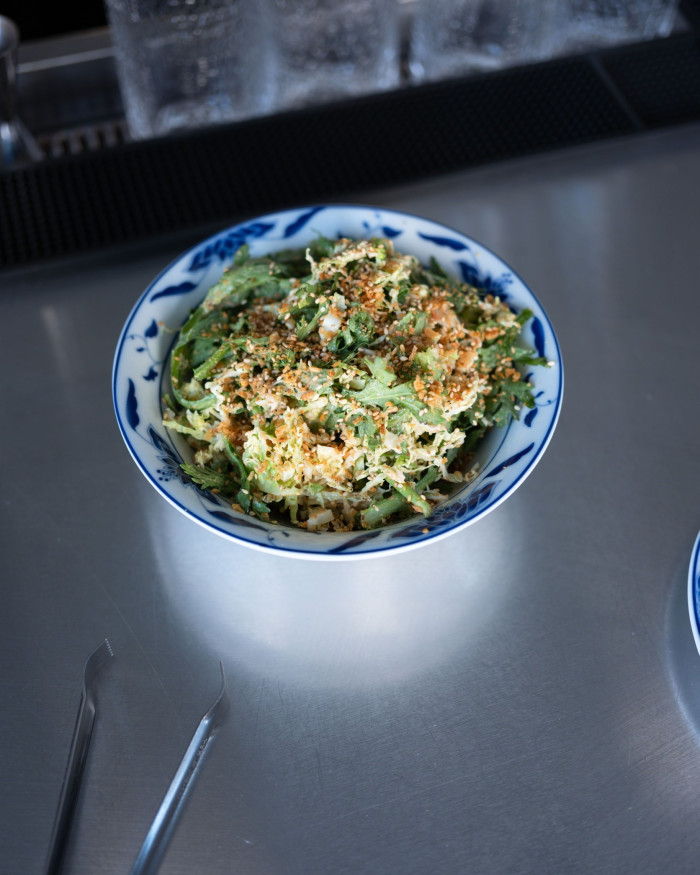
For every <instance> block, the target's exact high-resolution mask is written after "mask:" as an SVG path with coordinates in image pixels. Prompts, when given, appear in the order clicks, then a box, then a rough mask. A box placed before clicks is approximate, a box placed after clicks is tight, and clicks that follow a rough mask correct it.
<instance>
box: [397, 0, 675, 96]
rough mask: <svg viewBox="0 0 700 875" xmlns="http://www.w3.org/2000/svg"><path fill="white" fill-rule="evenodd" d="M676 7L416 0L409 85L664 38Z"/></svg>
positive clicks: (598, 0) (656, 0) (663, 1)
mask: <svg viewBox="0 0 700 875" xmlns="http://www.w3.org/2000/svg"><path fill="white" fill-rule="evenodd" d="M677 8H678V0H540V2H537V3H535V2H532V0H416V2H415V10H414V18H413V27H412V32H411V44H410V52H409V54H410V62H409V66H410V72H411V78H412V80H413V81H414V82H421V81H428V80H435V79H442V78H445V77H448V76H458V75H466V74H469V73H478V72H488V71H490V70H498V69H501V68H503V67H508V66H513V65H516V64H526V63H532V62H535V61H543V60H547V59H549V58H554V57H558V56H561V55H564V54H574V53H576V52H581V51H585V50H587V49H591V48H597V47H600V48H602V47H606V46H610V45H617V44H620V43H626V42H634V41H637V40H644V39H652V38H654V37H663V36H668V35H669V33H670V32H671V29H672V27H673V23H674V20H675V16H676V12H677Z"/></svg>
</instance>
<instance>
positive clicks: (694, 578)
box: [688, 532, 700, 652]
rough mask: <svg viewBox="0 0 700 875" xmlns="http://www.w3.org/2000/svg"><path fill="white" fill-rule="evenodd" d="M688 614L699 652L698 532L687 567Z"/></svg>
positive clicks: (699, 552)
mask: <svg viewBox="0 0 700 875" xmlns="http://www.w3.org/2000/svg"><path fill="white" fill-rule="evenodd" d="M688 613H689V614H690V627H691V629H692V630H693V638H694V639H695V646H696V647H697V649H698V652H700V532H698V534H697V536H696V538H695V543H694V545H693V550H692V553H691V554H690V563H689V565H688Z"/></svg>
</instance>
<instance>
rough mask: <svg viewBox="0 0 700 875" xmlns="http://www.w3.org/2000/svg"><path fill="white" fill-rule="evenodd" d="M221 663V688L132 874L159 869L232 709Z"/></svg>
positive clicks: (168, 792) (161, 807) (177, 772)
mask: <svg viewBox="0 0 700 875" xmlns="http://www.w3.org/2000/svg"><path fill="white" fill-rule="evenodd" d="M219 667H220V668H221V692H220V693H219V696H218V698H217V699H216V701H215V702H214V704H213V705H212V706H211V708H210V709H209V710H208V711H207V713H206V714H205V715H204V717H202V719H201V720H200V721H199V725H198V726H197V729H196V730H195V733H194V735H193V736H192V740H191V741H190V743H189V745H188V747H187V750H186V751H185V755H184V756H183V758H182V760H181V762H180V765H179V766H178V769H177V771H176V772H175V776H174V777H173V779H172V781H171V782H170V786H169V787H168V790H167V792H166V794H165V796H164V797H163V801H162V802H161V804H160V808H159V809H158V812H157V814H156V816H155V817H154V819H153V823H152V824H151V828H150V829H149V831H148V835H147V836H146V838H145V839H144V842H143V845H142V846H141V850H140V852H139V855H138V857H137V858H136V862H135V863H134V865H133V867H132V869H131V875H151V873H154V872H156V871H157V870H158V867H159V866H160V863H161V860H162V857H163V853H164V852H165V848H166V846H167V843H168V841H169V839H170V836H171V835H172V831H173V827H174V825H175V820H176V819H177V815H178V812H179V809H180V806H181V805H182V803H183V801H184V798H185V794H186V792H187V788H188V786H189V784H190V781H191V780H192V778H193V777H194V773H195V772H196V770H197V766H198V765H199V763H200V762H201V760H202V757H203V756H204V751H205V750H206V747H207V745H208V744H209V742H210V741H211V739H212V736H213V735H214V732H215V731H216V729H217V728H218V727H219V725H220V724H221V721H222V720H223V718H224V717H225V715H226V713H227V711H228V709H229V699H228V695H227V693H226V678H225V676H224V666H223V663H219Z"/></svg>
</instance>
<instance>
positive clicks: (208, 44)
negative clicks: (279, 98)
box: [106, 0, 272, 139]
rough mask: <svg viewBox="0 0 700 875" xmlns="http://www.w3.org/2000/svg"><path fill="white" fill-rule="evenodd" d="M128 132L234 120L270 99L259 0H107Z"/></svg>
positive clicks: (138, 134)
mask: <svg viewBox="0 0 700 875" xmlns="http://www.w3.org/2000/svg"><path fill="white" fill-rule="evenodd" d="M106 6H107V15H108V19H109V23H110V27H111V32H112V39H113V42H114V50H115V58H116V65H117V74H118V77H119V84H120V88H121V92H122V98H123V101H124V108H125V112H126V117H127V121H128V124H129V129H130V131H131V135H132V136H133V137H134V138H135V139H142V138H145V137H153V136H159V135H163V134H168V133H171V132H173V131H178V130H182V129H185V128H195V127H200V126H203V125H210V124H217V123H221V122H230V121H236V120H238V119H242V118H247V117H250V116H254V115H259V114H261V113H264V112H266V111H268V110H269V109H270V107H271V102H272V91H271V67H270V54H269V46H268V43H267V40H266V38H265V33H264V29H263V26H262V16H261V14H260V13H261V7H260V5H259V3H258V2H257V0H106Z"/></svg>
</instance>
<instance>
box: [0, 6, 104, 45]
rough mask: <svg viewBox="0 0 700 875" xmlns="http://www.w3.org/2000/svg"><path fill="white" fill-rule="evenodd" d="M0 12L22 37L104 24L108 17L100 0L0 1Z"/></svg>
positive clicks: (71, 30)
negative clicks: (57, 0)
mask: <svg viewBox="0 0 700 875" xmlns="http://www.w3.org/2000/svg"><path fill="white" fill-rule="evenodd" d="M0 14H2V15H5V16H7V18H11V19H12V21H14V23H15V24H16V25H17V27H19V32H20V37H21V39H22V40H34V39H43V38H44V37H50V36H58V35H59V34H63V33H73V32H75V31H80V30H89V29H90V28H93V27H104V25H105V24H106V23H107V16H106V13H105V8H104V4H103V2H102V0H78V2H70V0H69V2H67V3H58V2H56V0H43V2H42V0H0Z"/></svg>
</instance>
